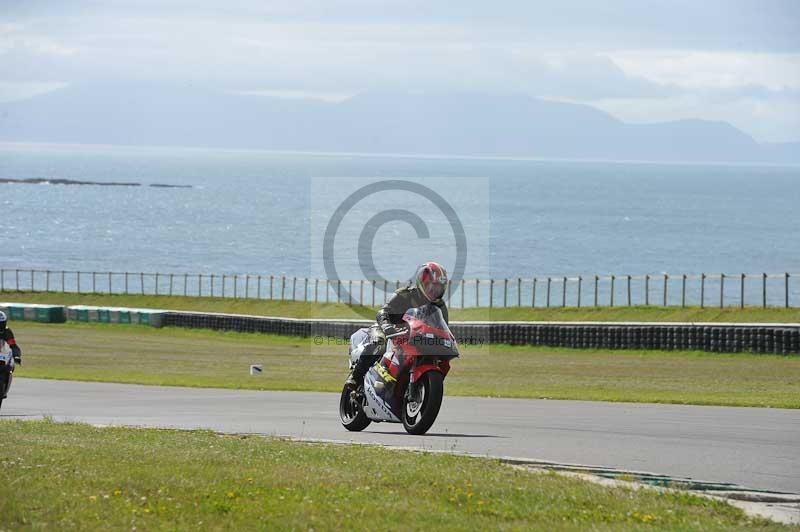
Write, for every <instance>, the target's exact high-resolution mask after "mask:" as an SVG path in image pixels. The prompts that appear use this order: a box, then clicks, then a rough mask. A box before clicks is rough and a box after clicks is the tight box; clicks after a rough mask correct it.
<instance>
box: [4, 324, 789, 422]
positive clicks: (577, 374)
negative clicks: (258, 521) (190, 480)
mask: <svg viewBox="0 0 800 532" xmlns="http://www.w3.org/2000/svg"><path fill="white" fill-rule="evenodd" d="M13 327H14V331H15V334H16V336H17V339H18V340H19V342H20V345H21V346H22V348H23V351H24V353H25V358H24V366H22V367H20V368H19V369H18V371H17V373H16V375H17V376H18V377H36V378H53V379H71V380H87V381H108V382H125V383H142V384H158V385H170V386H200V387H220V388H247V389H262V390H309V391H331V392H338V391H340V390H341V385H342V382H343V381H344V379H345V377H346V374H347V346H346V345H336V344H337V342H330V343H328V342H327V341H326V342H325V343H324V344H323V345H316V344H315V343H314V341H313V340H312V339H311V338H297V337H280V336H271V335H260V334H242V333H231V332H215V331H209V330H192V329H179V328H164V329H155V328H150V327H146V326H137V325H108V324H87V323H74V322H69V323H66V324H41V323H33V322H15V323H13ZM462 351H463V355H462V357H461V358H460V359H458V360H456V361H454V363H453V369H452V371H451V373H450V375H449V376H448V377H447V381H446V384H445V391H446V393H447V394H448V395H470V396H491V397H528V398H550V399H584V400H597V401H631V402H652V403H685V404H713V405H735V406H769V407H783V408H800V357H787V356H778V355H754V354H747V353H738V354H717V353H705V352H667V351H635V350H630V351H620V350H617V351H603V350H579V349H557V348H547V347H512V346H465V347H463V349H462ZM254 363H260V364H263V365H264V374H263V375H261V376H258V377H252V376H250V375H249V374H248V370H249V366H250V364H254Z"/></svg>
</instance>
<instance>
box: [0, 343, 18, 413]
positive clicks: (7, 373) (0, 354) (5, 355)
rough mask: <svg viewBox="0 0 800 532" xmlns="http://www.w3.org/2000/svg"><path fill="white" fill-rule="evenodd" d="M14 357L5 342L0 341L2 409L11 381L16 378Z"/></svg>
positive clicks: (0, 400)
mask: <svg viewBox="0 0 800 532" xmlns="http://www.w3.org/2000/svg"><path fill="white" fill-rule="evenodd" d="M14 367H15V363H14V356H13V355H12V354H11V350H10V349H9V348H8V345H7V344H6V342H5V341H4V340H0V408H2V406H3V399H5V398H6V397H7V396H8V391H9V390H10V389H11V381H12V380H13V377H14Z"/></svg>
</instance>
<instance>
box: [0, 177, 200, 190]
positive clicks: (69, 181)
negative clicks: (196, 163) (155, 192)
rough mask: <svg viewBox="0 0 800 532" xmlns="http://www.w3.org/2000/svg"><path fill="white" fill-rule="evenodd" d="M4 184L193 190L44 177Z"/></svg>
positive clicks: (15, 180) (2, 181) (5, 181)
mask: <svg viewBox="0 0 800 532" xmlns="http://www.w3.org/2000/svg"><path fill="white" fill-rule="evenodd" d="M3 183H23V184H28V185H84V186H86V185H89V186H91V185H97V186H101V187H144V186H149V187H155V188H192V186H191V185H168V184H165V183H150V184H148V185H145V184H142V183H133V182H124V181H82V180H76V179H48V178H43V177H34V178H29V179H10V178H0V184H3Z"/></svg>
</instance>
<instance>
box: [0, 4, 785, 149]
mask: <svg viewBox="0 0 800 532" xmlns="http://www.w3.org/2000/svg"><path fill="white" fill-rule="evenodd" d="M108 79H113V80H146V81H169V82H179V83H192V84H198V85H203V86H208V87H213V88H219V89H222V90H226V91H247V92H263V93H264V94H272V95H280V96H284V97H297V96H310V97H320V98H327V99H334V100H335V99H339V98H343V97H346V96H347V95H351V94H354V93H356V92H360V91H365V90H370V89H376V88H377V89H379V88H392V89H395V90H396V89H404V90H469V91H491V92H503V91H514V92H525V93H528V94H530V95H533V96H539V97H546V98H550V99H558V100H567V101H578V102H584V103H589V104H592V105H595V106H597V107H600V108H602V109H604V110H606V111H608V112H610V113H612V114H613V115H614V116H616V117H618V118H621V119H623V120H626V121H631V122H651V121H661V120H672V119H678V118H689V117H697V118H706V119H713V120H726V121H729V122H731V123H732V124H734V125H735V126H737V127H739V128H741V129H743V130H744V131H746V132H747V133H749V134H751V135H753V136H754V137H755V138H756V139H757V140H759V141H788V140H791V141H800V1H796V0H760V1H738V0H690V1H687V0H673V1H645V0H630V1H627V0H624V1H616V2H611V1H602V2H601V1H595V0H587V1H572V0H561V1H558V2H555V1H549V2H539V1H532V0H519V1H494V2H486V1H473V0H461V1H459V2H453V1H449V2H435V1H381V0H348V1H341V2H336V1H332V0H291V1H288V0H287V1H285V2H269V1H243V0H224V1H222V2H220V1H217V0H215V1H211V0H192V1H189V0H176V1H172V2H168V1H164V0H158V1H157V0H139V1H123V0H102V1H101V0H98V1H85V0H76V1H72V2H59V1H56V0H52V1H36V0H28V1H25V2H22V1H17V0H0V99H2V100H9V99H14V98H23V97H26V96H29V95H31V94H33V93H35V92H41V91H46V90H51V89H52V88H55V87H59V86H63V84H70V83H80V82H89V81H96V80H108Z"/></svg>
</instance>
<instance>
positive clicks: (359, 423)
mask: <svg viewBox="0 0 800 532" xmlns="http://www.w3.org/2000/svg"><path fill="white" fill-rule="evenodd" d="M352 391H353V389H352V388H351V387H350V386H347V385H345V387H344V388H343V389H342V395H341V397H340V398H339V419H341V421H342V426H343V427H344V428H346V429H347V430H349V431H352V432H359V431H362V430H364V429H365V428H367V427H368V426H369V424H370V423H371V422H372V420H371V419H370V418H368V417H367V414H365V413H364V408H363V407H362V406H361V405H360V404H359V403H358V401H356V400H355V399H353V398H352V397H351V392H352Z"/></svg>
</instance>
